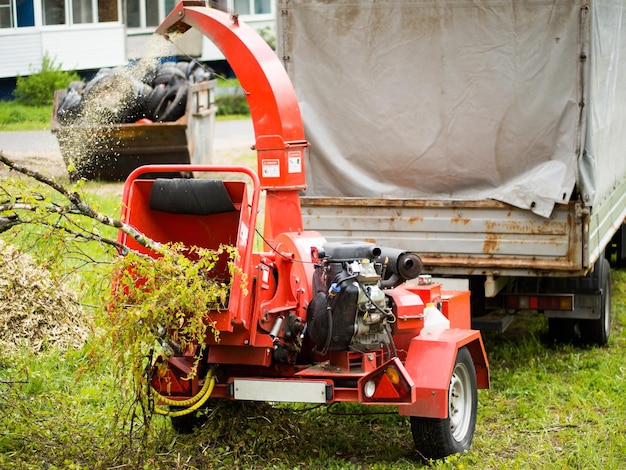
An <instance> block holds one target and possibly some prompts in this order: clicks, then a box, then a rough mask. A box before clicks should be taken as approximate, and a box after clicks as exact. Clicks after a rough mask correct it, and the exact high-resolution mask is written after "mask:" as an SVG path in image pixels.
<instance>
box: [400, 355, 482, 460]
mask: <svg viewBox="0 0 626 470" xmlns="http://www.w3.org/2000/svg"><path fill="white" fill-rule="evenodd" d="M477 406H478V390H477V387H476V369H475V368H474V361H472V356H471V354H470V353H469V351H468V349H467V348H466V347H463V348H461V349H459V351H458V353H457V355H456V361H455V363H454V369H453V371H452V379H451V380H450V388H449V389H448V417H447V418H445V419H441V418H422V417H416V416H412V417H411V432H412V433H413V441H414V442H415V448H416V449H417V451H418V452H419V453H420V454H421V455H422V456H423V457H424V458H426V459H441V458H444V457H447V456H448V455H452V454H458V453H460V452H465V451H466V450H468V449H469V448H470V445H471V444H472V439H473V438H474V429H475V428H476V410H477Z"/></svg>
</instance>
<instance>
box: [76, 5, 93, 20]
mask: <svg viewBox="0 0 626 470" xmlns="http://www.w3.org/2000/svg"><path fill="white" fill-rule="evenodd" d="M72 22H73V23H75V24H80V23H93V4H92V3H91V0H74V1H73V2H72Z"/></svg>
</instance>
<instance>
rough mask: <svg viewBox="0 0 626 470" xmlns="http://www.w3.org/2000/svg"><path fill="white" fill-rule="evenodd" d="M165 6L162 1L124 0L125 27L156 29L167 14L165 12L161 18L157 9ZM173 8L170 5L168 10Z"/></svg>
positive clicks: (167, 11)
mask: <svg viewBox="0 0 626 470" xmlns="http://www.w3.org/2000/svg"><path fill="white" fill-rule="evenodd" d="M160 7H163V9H164V10H165V4H164V2H163V0H126V26H128V27H129V28H151V27H156V26H158V25H159V23H160V22H161V20H162V18H164V17H165V16H164V15H165V14H167V13H169V10H166V11H165V13H164V15H163V17H162V15H161V14H159V8H160ZM172 8H174V6H173V5H172V6H171V7H170V10H171V9H172Z"/></svg>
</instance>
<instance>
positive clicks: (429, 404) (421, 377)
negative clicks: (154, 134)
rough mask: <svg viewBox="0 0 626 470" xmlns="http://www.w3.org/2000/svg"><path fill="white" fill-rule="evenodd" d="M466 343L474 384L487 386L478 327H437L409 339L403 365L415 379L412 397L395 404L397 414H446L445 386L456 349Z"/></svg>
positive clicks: (450, 372) (485, 366) (482, 386)
mask: <svg viewBox="0 0 626 470" xmlns="http://www.w3.org/2000/svg"><path fill="white" fill-rule="evenodd" d="M463 346H467V347H468V349H469V351H470V354H471V356H472V359H473V361H474V367H475V368H476V385H477V387H478V388H489V365H488V362H487V354H486V353H485V347H484V345H483V341H482V337H481V335H480V332H479V331H475V330H461V329H453V330H437V331H431V332H428V333H426V334H421V335H419V336H416V337H415V338H413V339H412V340H411V344H410V346H409V352H408V354H407V358H406V361H405V363H404V367H405V369H406V370H407V372H408V373H409V375H410V376H411V377H413V380H414V382H415V392H416V397H415V398H416V400H415V402H414V403H413V404H411V405H402V406H400V407H399V408H398V412H399V413H400V414H401V415H407V416H424V417H427V418H447V417H448V386H449V385H450V379H451V378H452V370H453V368H454V362H455V360H456V355H457V351H458V350H459V349H460V348H462V347H463Z"/></svg>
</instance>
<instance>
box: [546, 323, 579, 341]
mask: <svg viewBox="0 0 626 470" xmlns="http://www.w3.org/2000/svg"><path fill="white" fill-rule="evenodd" d="M579 322H580V320H576V319H573V318H548V334H549V335H550V338H551V339H552V340H553V341H555V342H557V343H572V342H574V341H577V340H578V339H579V338H580V323H579Z"/></svg>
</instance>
